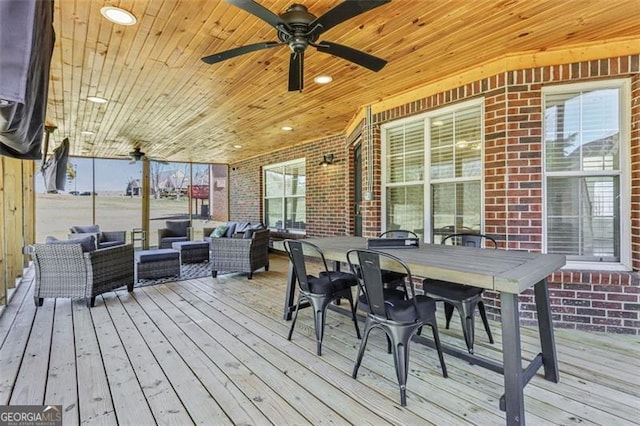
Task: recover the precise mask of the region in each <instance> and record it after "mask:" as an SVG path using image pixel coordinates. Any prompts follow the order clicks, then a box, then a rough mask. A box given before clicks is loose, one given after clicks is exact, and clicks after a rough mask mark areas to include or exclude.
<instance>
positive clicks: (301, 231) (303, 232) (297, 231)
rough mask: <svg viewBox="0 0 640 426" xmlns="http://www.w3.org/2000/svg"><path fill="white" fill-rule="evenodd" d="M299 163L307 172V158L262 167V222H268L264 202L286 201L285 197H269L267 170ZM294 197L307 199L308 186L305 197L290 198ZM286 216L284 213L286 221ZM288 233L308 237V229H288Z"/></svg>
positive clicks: (283, 216)
mask: <svg viewBox="0 0 640 426" xmlns="http://www.w3.org/2000/svg"><path fill="white" fill-rule="evenodd" d="M299 163H304V168H305V173H306V170H307V159H306V157H301V158H296V159H294V160H288V161H283V162H280V163H273V164H269V165H267V166H262V179H263V183H262V190H263V194H264V195H263V197H262V203H263V209H262V220H263V222H264V223H266V222H267V216H266V215H267V212H266V210H265V209H264V202H265V200H268V199H276V198H280V199H282V200H284V198H287V197H285V196H284V195H282V196H280V197H267V195H266V194H267V182H266V181H264V175H265V172H266V171H267V170H271V169H277V168H281V167H286V166H289V165H291V164H299ZM293 197H297V198H306V197H307V188H306V184H305V190H304V195H297V196H293V195H292V196H290V197H289V198H293ZM284 206H285V203H283V205H282V207H283V208H284ZM285 215H286V212H284V211H283V212H282V218H283V219H284V218H285ZM287 233H289V234H299V235H306V233H307V231H306V229H287Z"/></svg>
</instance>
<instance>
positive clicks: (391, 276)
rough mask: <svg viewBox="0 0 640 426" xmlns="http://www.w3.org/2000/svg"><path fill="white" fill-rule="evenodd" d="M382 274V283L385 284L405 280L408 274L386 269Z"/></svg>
mask: <svg viewBox="0 0 640 426" xmlns="http://www.w3.org/2000/svg"><path fill="white" fill-rule="evenodd" d="M381 273H382V282H383V283H385V284H391V283H395V282H396V281H400V280H403V279H404V278H405V277H406V276H407V274H403V273H402V272H396V271H388V270H385V269H383V270H382V271H381Z"/></svg>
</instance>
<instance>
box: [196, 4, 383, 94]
mask: <svg viewBox="0 0 640 426" xmlns="http://www.w3.org/2000/svg"><path fill="white" fill-rule="evenodd" d="M225 1H226V2H227V3H231V4H233V5H234V6H237V7H239V8H240V9H243V10H244V11H246V12H248V13H251V14H252V15H254V16H256V17H258V18H260V19H262V20H263V21H265V22H266V23H268V24H269V25H271V26H272V27H274V28H275V29H276V31H277V36H278V39H279V40H280V41H279V42H277V41H267V42H260V43H255V44H250V45H246V46H241V47H236V48H234V49H231V50H227V51H224V52H220V53H215V54H213V55H209V56H205V57H203V58H202V60H203V61H204V62H206V63H207V64H215V63H218V62H221V61H224V60H227V59H231V58H234V57H236V56H239V55H243V54H245V53H250V52H255V51H257V50H262V49H269V48H272V47H277V46H282V45H285V44H286V45H288V46H289V49H290V50H291V54H290V59H289V91H290V92H294V91H299V92H302V89H303V87H304V80H303V75H304V52H305V50H306V49H307V47H309V46H313V47H315V48H316V49H317V50H318V51H319V52H323V53H327V54H330V55H333V56H337V57H339V58H342V59H345V60H347V61H350V62H353V63H355V64H357V65H360V66H361V67H364V68H367V69H369V70H371V71H376V72H377V71H380V70H381V69H382V68H383V67H384V66H385V65H386V64H387V61H385V60H384V59H381V58H378V57H376V56H373V55H370V54H368V53H366V52H363V51H361V50H357V49H353V48H351V47H348V46H343V45H341V44H337V43H332V42H329V41H321V42H317V40H318V39H319V37H320V35H321V34H322V33H324V32H325V31H327V30H329V29H330V28H333V27H335V26H336V25H338V24H340V23H342V22H344V21H347V20H349V19H351V18H353V17H355V16H358V15H360V14H362V13H364V12H367V11H369V10H371V9H374V8H376V7H378V6H382V5H383V4H385V3H389V2H390V1H391V0H345V1H343V2H342V3H340V4H338V5H337V6H335V7H334V8H332V9H330V10H329V11H327V12H326V13H325V14H324V15H322V16H320V17H316V16H315V15H314V14H313V13H311V12H309V10H308V9H307V7H306V6H304V5H302V4H292V5H291V6H290V7H289V8H288V9H287V10H286V11H285V12H284V13H282V14H280V15H276V14H275V13H273V12H271V11H270V10H269V9H267V8H265V7H264V6H262V5H260V4H259V3H256V2H255V1H253V0H225Z"/></svg>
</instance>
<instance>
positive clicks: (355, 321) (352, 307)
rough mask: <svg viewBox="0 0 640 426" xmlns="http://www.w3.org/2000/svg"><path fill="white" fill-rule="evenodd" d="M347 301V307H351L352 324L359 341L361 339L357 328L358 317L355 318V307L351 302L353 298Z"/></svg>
mask: <svg viewBox="0 0 640 426" xmlns="http://www.w3.org/2000/svg"><path fill="white" fill-rule="evenodd" d="M348 299H349V305H350V306H351V318H352V319H353V324H354V325H355V326H356V336H358V339H361V338H362V337H361V336H360V328H359V327H358V317H357V316H356V305H355V303H354V302H353V296H351V297H348Z"/></svg>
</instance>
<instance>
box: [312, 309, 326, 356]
mask: <svg viewBox="0 0 640 426" xmlns="http://www.w3.org/2000/svg"><path fill="white" fill-rule="evenodd" d="M313 316H314V321H315V323H316V352H317V354H318V356H322V338H323V337H324V320H325V315H324V309H317V310H316V311H315V312H314V315H313Z"/></svg>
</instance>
